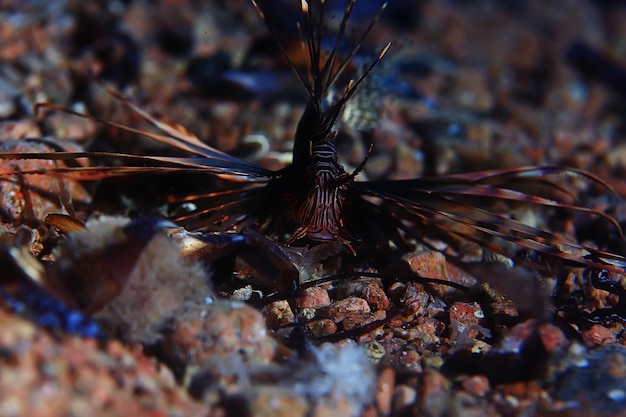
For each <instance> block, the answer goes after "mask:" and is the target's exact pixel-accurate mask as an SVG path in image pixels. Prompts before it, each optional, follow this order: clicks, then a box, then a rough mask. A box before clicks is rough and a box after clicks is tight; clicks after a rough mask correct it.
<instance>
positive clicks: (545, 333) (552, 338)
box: [539, 323, 569, 352]
mask: <svg viewBox="0 0 626 417" xmlns="http://www.w3.org/2000/svg"><path fill="white" fill-rule="evenodd" d="M539 337H540V338H541V343H542V344H543V347H544V349H545V350H546V351H547V352H552V351H553V350H556V349H558V348H560V347H562V346H565V345H566V344H567V343H569V342H568V340H567V338H566V337H565V334H564V333H563V331H562V330H561V329H559V328H558V327H556V326H555V325H554V324H550V323H545V324H541V325H540V326H539Z"/></svg>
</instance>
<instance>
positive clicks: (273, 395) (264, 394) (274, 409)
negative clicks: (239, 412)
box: [250, 386, 309, 417]
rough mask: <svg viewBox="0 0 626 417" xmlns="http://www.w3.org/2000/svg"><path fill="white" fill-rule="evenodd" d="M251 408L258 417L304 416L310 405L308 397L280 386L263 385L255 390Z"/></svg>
mask: <svg viewBox="0 0 626 417" xmlns="http://www.w3.org/2000/svg"><path fill="white" fill-rule="evenodd" d="M255 391H256V392H255V393H254V398H253V399H252V401H251V403H250V409H251V410H254V415H255V416H258V417H304V416H306V415H307V411H308V408H309V405H308V403H307V400H306V398H304V397H303V396H302V395H301V394H298V393H295V392H293V391H292V390H289V389H285V388H283V387H278V386H261V387H259V388H257V389H256V390H255Z"/></svg>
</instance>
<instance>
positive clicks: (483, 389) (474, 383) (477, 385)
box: [462, 375, 489, 397]
mask: <svg viewBox="0 0 626 417" xmlns="http://www.w3.org/2000/svg"><path fill="white" fill-rule="evenodd" d="M462 385H463V388H464V389H465V391H467V392H469V393H470V394H472V395H475V396H477V397H482V396H484V395H485V394H486V393H487V392H488V391H489V380H488V379H487V377H486V376H484V375H474V376H471V377H469V378H467V379H466V380H464V381H463V383H462Z"/></svg>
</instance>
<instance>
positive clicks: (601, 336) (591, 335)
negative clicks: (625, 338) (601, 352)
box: [582, 324, 615, 346]
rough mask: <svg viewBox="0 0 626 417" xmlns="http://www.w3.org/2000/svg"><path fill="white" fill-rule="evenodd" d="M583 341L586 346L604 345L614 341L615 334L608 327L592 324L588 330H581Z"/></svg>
mask: <svg viewBox="0 0 626 417" xmlns="http://www.w3.org/2000/svg"><path fill="white" fill-rule="evenodd" d="M582 336H583V342H585V344H586V345H587V346H597V345H606V344H609V343H615V335H614V334H613V333H611V331H610V330H609V329H607V328H606V327H604V326H601V325H599V324H594V325H593V326H591V328H590V329H589V330H586V331H584V332H583V335H582Z"/></svg>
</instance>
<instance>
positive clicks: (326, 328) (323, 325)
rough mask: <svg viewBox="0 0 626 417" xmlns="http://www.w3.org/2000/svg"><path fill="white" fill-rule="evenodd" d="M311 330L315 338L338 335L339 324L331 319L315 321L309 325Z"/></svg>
mask: <svg viewBox="0 0 626 417" xmlns="http://www.w3.org/2000/svg"><path fill="white" fill-rule="evenodd" d="M309 329H311V332H312V333H313V335H315V337H324V336H328V335H331V334H335V333H337V324H336V323H335V322H334V321H332V320H330V319H322V320H315V321H313V322H312V323H309Z"/></svg>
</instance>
